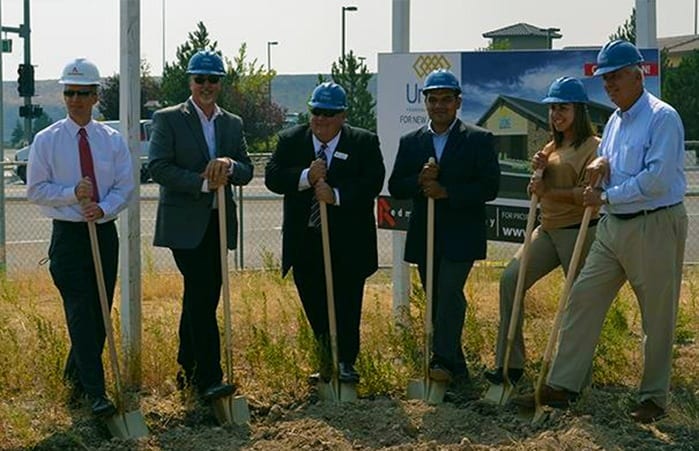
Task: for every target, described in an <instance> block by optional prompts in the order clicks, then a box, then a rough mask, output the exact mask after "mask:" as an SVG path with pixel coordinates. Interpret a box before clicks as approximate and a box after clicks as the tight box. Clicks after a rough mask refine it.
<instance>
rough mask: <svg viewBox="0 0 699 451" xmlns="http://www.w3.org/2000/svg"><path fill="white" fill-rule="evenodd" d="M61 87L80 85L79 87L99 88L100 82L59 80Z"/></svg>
mask: <svg viewBox="0 0 699 451" xmlns="http://www.w3.org/2000/svg"><path fill="white" fill-rule="evenodd" d="M58 84H59V85H79V86H99V85H100V83H99V82H95V81H85V80H84V79H69V78H65V79H63V80H58Z"/></svg>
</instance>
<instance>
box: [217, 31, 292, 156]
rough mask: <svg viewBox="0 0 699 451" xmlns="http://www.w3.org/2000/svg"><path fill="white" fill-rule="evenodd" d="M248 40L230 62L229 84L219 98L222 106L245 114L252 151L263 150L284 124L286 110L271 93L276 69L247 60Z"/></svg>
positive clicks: (245, 123) (244, 118)
mask: <svg viewBox="0 0 699 451" xmlns="http://www.w3.org/2000/svg"><path fill="white" fill-rule="evenodd" d="M246 58H247V44H246V43H243V44H241V46H240V49H239V50H238V55H237V56H236V57H235V58H233V63H232V64H231V63H230V62H228V65H229V66H230V67H229V75H228V77H227V78H228V79H229V80H230V81H231V84H230V86H228V87H227V89H224V92H223V93H222V96H221V97H220V98H219V99H220V104H221V106H222V107H223V108H225V109H227V110H230V111H233V112H235V113H237V114H239V115H240V116H241V117H242V118H243V123H244V126H245V135H246V138H247V140H248V144H249V145H250V147H251V150H252V151H260V150H263V149H262V146H263V144H264V145H265V147H267V146H266V144H267V142H268V140H269V139H270V138H272V137H273V136H274V135H275V134H276V133H277V132H278V131H279V130H280V129H281V128H282V126H283V125H284V118H285V114H286V110H285V109H284V108H282V107H281V106H280V105H278V104H277V103H275V102H272V101H271V99H270V96H269V86H270V83H271V81H272V78H274V75H275V72H274V71H268V70H266V69H264V68H263V67H262V65H257V60H256V59H255V60H253V61H251V62H248V61H246Z"/></svg>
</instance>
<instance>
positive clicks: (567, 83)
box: [541, 77, 590, 103]
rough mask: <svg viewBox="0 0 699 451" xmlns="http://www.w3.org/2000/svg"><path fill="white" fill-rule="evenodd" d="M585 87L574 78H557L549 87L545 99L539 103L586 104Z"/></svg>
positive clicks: (587, 100)
mask: <svg viewBox="0 0 699 451" xmlns="http://www.w3.org/2000/svg"><path fill="white" fill-rule="evenodd" d="M589 101H590V99H588V98H587V93H586V92H585V86H583V84H582V82H581V81H580V80H578V79H577V78H574V77H560V78H557V79H555V80H554V81H553V83H551V86H549V92H548V94H546V97H544V98H543V99H541V103H587V102H589Z"/></svg>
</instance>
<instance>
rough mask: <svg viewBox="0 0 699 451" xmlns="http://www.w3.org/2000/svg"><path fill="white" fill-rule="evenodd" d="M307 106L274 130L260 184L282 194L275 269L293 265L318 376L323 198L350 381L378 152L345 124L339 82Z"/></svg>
mask: <svg viewBox="0 0 699 451" xmlns="http://www.w3.org/2000/svg"><path fill="white" fill-rule="evenodd" d="M308 104H309V106H310V107H311V119H310V124H308V125H299V126H297V127H294V128H291V129H289V130H286V131H284V132H282V133H280V135H279V142H278V144H277V149H276V151H275V152H274V154H273V155H272V159H271V160H270V161H269V163H268V164H267V167H266V171H265V184H266V185H267V187H268V188H269V189H270V190H272V191H274V192H275V193H278V194H283V195H284V225H283V235H284V238H283V245H282V247H283V249H282V274H283V275H286V273H287V272H288V271H289V269H290V268H291V267H293V268H294V271H293V274H294V282H295V284H296V288H297V290H298V293H299V297H300V298H301V303H302V304H303V308H304V311H305V312H306V317H307V318H308V321H309V323H310V324H311V328H312V329H313V332H314V335H315V337H316V339H317V340H318V343H319V345H320V349H321V352H322V354H321V373H324V374H323V376H324V377H327V376H328V374H327V373H326V372H325V371H327V369H328V368H327V366H326V367H325V368H324V367H323V365H322V363H323V362H325V363H326V364H327V362H328V360H327V357H328V356H327V351H328V350H329V349H330V344H329V326H328V309H327V297H326V291H325V276H324V271H323V251H322V246H321V234H320V228H319V222H318V221H317V213H314V211H317V206H316V205H317V202H315V201H316V200H317V201H320V202H325V203H326V204H327V210H328V222H329V224H328V225H329V231H330V254H331V261H332V273H333V285H334V297H335V311H336V320H337V335H338V348H339V349H338V353H339V356H338V359H339V362H340V368H339V370H340V374H339V379H340V381H342V382H357V381H358V380H359V374H358V373H357V372H356V371H355V369H354V364H355V361H356V359H357V354H358V353H359V323H360V317H361V309H362V297H363V293H364V283H365V280H366V278H367V277H369V276H370V275H371V274H373V273H374V272H375V271H376V269H377V268H378V256H377V250H376V220H375V218H374V199H375V198H376V196H377V195H378V193H379V191H380V190H381V186H382V185H383V179H384V175H385V169H384V165H383V157H382V155H381V150H380V149H379V140H378V137H377V136H376V135H375V134H374V133H371V132H369V131H367V130H363V129H360V128H356V127H350V126H349V125H347V124H345V119H346V116H347V115H346V112H345V110H346V108H347V101H346V95H345V91H344V89H343V88H342V87H341V86H340V85H338V84H335V83H332V82H326V83H322V84H320V85H318V86H317V87H316V88H315V90H314V91H313V94H312V96H311V101H310V102H309V103H308ZM326 162H327V163H326ZM314 203H315V204H316V205H314ZM323 351H324V352H323Z"/></svg>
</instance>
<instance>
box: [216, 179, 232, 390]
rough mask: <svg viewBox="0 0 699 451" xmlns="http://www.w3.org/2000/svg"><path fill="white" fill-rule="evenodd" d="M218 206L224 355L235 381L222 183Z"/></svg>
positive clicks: (230, 378)
mask: <svg viewBox="0 0 699 451" xmlns="http://www.w3.org/2000/svg"><path fill="white" fill-rule="evenodd" d="M216 205H217V207H218V238H219V240H218V241H219V256H220V258H221V296H222V297H223V328H224V346H225V350H224V357H225V361H226V378H227V380H228V383H229V384H232V383H233V339H232V335H233V334H232V333H231V328H232V327H231V321H232V320H231V298H230V285H229V281H228V235H227V225H226V224H227V223H226V191H225V186H224V185H221V186H219V187H218V190H217V191H216Z"/></svg>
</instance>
